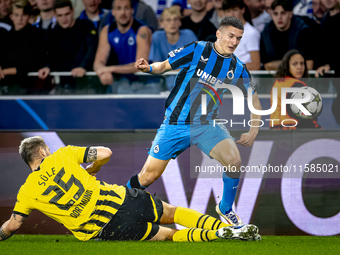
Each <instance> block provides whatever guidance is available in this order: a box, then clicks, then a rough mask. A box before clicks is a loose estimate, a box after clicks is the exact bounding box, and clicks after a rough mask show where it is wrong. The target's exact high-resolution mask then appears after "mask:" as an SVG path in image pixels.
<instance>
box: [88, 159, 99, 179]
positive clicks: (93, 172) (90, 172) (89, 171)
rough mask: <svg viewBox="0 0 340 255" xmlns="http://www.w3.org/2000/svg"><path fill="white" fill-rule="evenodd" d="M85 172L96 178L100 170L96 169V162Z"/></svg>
mask: <svg viewBox="0 0 340 255" xmlns="http://www.w3.org/2000/svg"><path fill="white" fill-rule="evenodd" d="M85 170H86V171H87V172H88V173H89V175H92V176H96V173H97V172H98V171H99V170H100V169H99V170H98V167H96V166H95V165H94V162H92V163H91V164H89V165H88V166H87V167H86V168H85Z"/></svg>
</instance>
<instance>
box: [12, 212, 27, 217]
mask: <svg viewBox="0 0 340 255" xmlns="http://www.w3.org/2000/svg"><path fill="white" fill-rule="evenodd" d="M13 214H16V215H20V216H21V217H24V218H27V217H28V215H27V214H24V213H21V212H17V211H13Z"/></svg>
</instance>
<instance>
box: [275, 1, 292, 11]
mask: <svg viewBox="0 0 340 255" xmlns="http://www.w3.org/2000/svg"><path fill="white" fill-rule="evenodd" d="M277 6H282V8H283V9H284V10H285V11H286V12H291V11H293V2H292V1H291V0H274V2H272V5H271V6H270V8H271V9H272V10H275V8H276V7H277Z"/></svg>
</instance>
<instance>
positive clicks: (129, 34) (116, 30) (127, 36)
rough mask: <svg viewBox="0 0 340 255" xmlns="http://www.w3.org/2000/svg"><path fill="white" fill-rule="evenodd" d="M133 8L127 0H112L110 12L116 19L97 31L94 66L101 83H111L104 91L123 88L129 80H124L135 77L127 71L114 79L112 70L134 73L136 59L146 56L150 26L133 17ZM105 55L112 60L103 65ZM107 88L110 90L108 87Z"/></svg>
mask: <svg viewBox="0 0 340 255" xmlns="http://www.w3.org/2000/svg"><path fill="white" fill-rule="evenodd" d="M133 12H134V10H133V8H132V5H131V2H130V0H114V1H113V9H112V14H113V15H114V16H115V19H116V21H115V22H114V23H112V24H111V25H106V26H105V27H104V28H103V29H102V31H101V32H100V36H99V44H98V49H97V53H96V58H95V61H94V70H95V71H96V72H97V74H98V77H99V79H100V81H101V83H102V84H103V85H112V86H111V87H109V89H108V93H109V92H116V91H118V93H124V89H127V90H129V88H130V84H126V82H127V79H128V80H130V81H135V80H134V79H133V76H131V75H127V76H126V75H123V77H125V78H127V79H118V77H115V79H114V77H113V75H112V73H114V74H132V73H135V72H136V69H135V68H134V62H135V61H136V59H139V58H144V59H148V57H149V53H150V45H151V29H150V28H149V27H148V26H146V25H144V24H143V23H141V22H140V21H137V20H136V19H134V18H133ZM109 57H110V58H111V59H112V58H114V59H115V60H116V61H115V64H113V65H109V66H107V62H108V60H109ZM114 81H115V83H113V82H114ZM126 87H128V88H126ZM111 88H112V90H113V91H110V89H111ZM126 93H129V92H126Z"/></svg>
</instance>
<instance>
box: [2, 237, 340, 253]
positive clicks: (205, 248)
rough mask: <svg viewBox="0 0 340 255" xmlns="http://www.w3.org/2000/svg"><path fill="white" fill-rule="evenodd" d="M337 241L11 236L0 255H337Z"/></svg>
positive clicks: (318, 238) (312, 238)
mask: <svg viewBox="0 0 340 255" xmlns="http://www.w3.org/2000/svg"><path fill="white" fill-rule="evenodd" d="M339 251H340V237H339V236H332V237H316V236H263V237H262V241H261V242H247V241H240V240H217V241H213V242H206V243H174V242H170V241H166V242H147V241H144V242H137V241H125V242H120V241H114V242H102V241H95V240H91V241H89V242H81V241H78V240H77V239H76V238H75V237H73V236H59V235H14V236H13V237H11V238H10V239H8V240H6V241H4V242H0V254H1V255H5V254H11V255H14V254H44V255H53V254H58V255H64V254H72V255H75V254H82V255H86V254H91V255H94V254H100V255H103V254H115V255H117V254H123V255H128V254H134V255H137V254H143V255H153V254H155V255H156V254H157V255H160V254H166V255H172V254H175V255H180V254H185V255H188V254H194V255H198V254H215V255H220V254H221V255H222V254H223V255H226V254H233V255H235V254H247V255H248V254H261V255H266V254H268V255H269V254H270V255H273V254H289V255H292V254H308V255H309V254H318V255H319V254H339Z"/></svg>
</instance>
